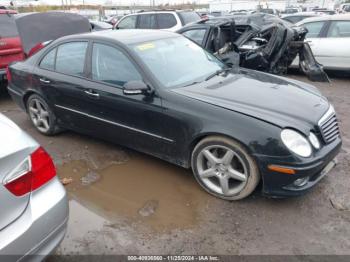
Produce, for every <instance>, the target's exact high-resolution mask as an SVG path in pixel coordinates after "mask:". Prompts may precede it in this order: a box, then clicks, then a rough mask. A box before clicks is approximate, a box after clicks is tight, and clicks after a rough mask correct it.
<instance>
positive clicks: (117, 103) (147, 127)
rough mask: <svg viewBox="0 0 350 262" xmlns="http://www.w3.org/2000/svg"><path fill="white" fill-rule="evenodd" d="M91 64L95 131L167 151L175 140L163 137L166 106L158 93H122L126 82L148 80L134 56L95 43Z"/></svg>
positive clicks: (133, 145) (129, 143)
mask: <svg viewBox="0 0 350 262" xmlns="http://www.w3.org/2000/svg"><path fill="white" fill-rule="evenodd" d="M89 67H90V68H89V71H90V73H89V75H90V79H91V80H90V82H89V84H88V85H87V86H86V89H87V91H88V92H90V93H93V94H94V96H91V103H93V104H94V108H96V106H97V107H98V110H96V111H95V112H91V117H93V118H94V119H95V120H96V121H95V122H96V123H95V125H94V129H95V132H96V133H97V134H99V136H102V137H104V138H106V139H108V140H112V141H115V142H117V143H119V144H123V145H125V146H128V147H131V148H134V149H136V150H139V151H142V152H146V153H151V154H155V155H164V154H167V153H166V152H167V148H169V146H170V145H171V144H172V143H173V142H174V141H173V140H171V139H168V138H166V137H164V136H163V130H164V126H163V125H164V121H163V117H164V116H163V108H162V101H161V98H160V97H159V96H158V95H157V92H155V93H154V94H152V95H151V94H150V95H146V94H136V95H126V94H124V92H123V85H124V84H125V83H127V82H129V81H144V82H145V83H147V79H145V77H144V76H143V75H142V73H141V72H142V71H141V70H139V68H138V66H137V65H136V63H134V62H133V60H132V58H131V57H130V56H129V55H128V54H127V53H125V52H124V51H123V50H122V49H121V48H118V47H116V46H114V45H109V44H105V43H102V42H94V43H92V48H91V49H90V63H89ZM87 106H88V105H87Z"/></svg>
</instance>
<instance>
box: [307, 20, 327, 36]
mask: <svg viewBox="0 0 350 262" xmlns="http://www.w3.org/2000/svg"><path fill="white" fill-rule="evenodd" d="M324 23H325V22H324V21H319V22H311V23H306V24H303V26H304V27H306V29H307V30H308V31H309V32H308V33H307V35H306V37H308V38H317V37H319V34H320V33H321V30H322V27H323V25H324Z"/></svg>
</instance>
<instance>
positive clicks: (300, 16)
mask: <svg viewBox="0 0 350 262" xmlns="http://www.w3.org/2000/svg"><path fill="white" fill-rule="evenodd" d="M319 15H320V14H317V13H315V12H298V13H293V14H283V15H281V18H282V19H283V20H285V21H288V22H290V23H292V24H296V23H298V22H300V21H301V20H304V19H306V18H309V17H315V16H319Z"/></svg>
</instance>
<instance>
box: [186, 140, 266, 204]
mask: <svg viewBox="0 0 350 262" xmlns="http://www.w3.org/2000/svg"><path fill="white" fill-rule="evenodd" d="M230 159H231V160H230ZM191 166H192V170H193V174H194V176H195V178H196V180H197V182H198V183H199V184H200V185H201V186H202V187H203V188H204V190H206V191H207V192H208V193H209V194H212V195H214V196H216V197H218V198H221V199H225V200H240V199H243V198H245V197H247V196H249V195H250V194H251V193H252V192H253V191H254V190H255V188H256V187H257V185H258V184H259V181H260V174H259V169H258V167H257V165H256V163H255V161H254V159H253V158H252V157H251V156H250V155H249V154H248V152H247V150H246V149H245V148H244V147H243V146H242V145H241V144H240V143H237V142H236V141H234V140H232V139H230V138H226V137H223V136H210V137H207V138H204V139H203V140H201V141H200V142H199V143H198V144H197V145H196V147H195V148H194V150H193V152H192V157H191ZM226 181H227V182H226Z"/></svg>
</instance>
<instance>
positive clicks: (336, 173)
mask: <svg viewBox="0 0 350 262" xmlns="http://www.w3.org/2000/svg"><path fill="white" fill-rule="evenodd" d="M290 77H293V78H296V79H299V80H302V81H305V82H308V80H307V79H306V78H304V77H302V76H300V75H290ZM314 84H315V85H316V86H317V87H319V88H320V89H321V91H322V92H323V94H324V95H325V96H326V97H328V98H329V100H330V101H331V102H332V103H333V104H334V107H335V109H336V111H337V113H338V118H339V119H340V125H341V130H342V137H343V149H342V150H341V153H340V155H339V157H338V160H339V164H338V166H337V167H336V168H335V169H333V170H332V171H331V172H330V173H329V174H328V176H326V177H325V178H324V179H323V180H322V181H321V182H320V183H319V184H318V185H317V186H316V187H315V188H314V190H312V191H311V192H310V193H309V194H307V195H305V196H303V197H298V198H291V199H269V198H266V197H263V196H261V194H260V192H259V191H257V192H255V193H254V194H253V195H252V196H251V197H249V198H248V199H246V200H243V201H238V202H228V201H223V200H219V199H216V198H214V197H211V196H209V195H208V194H206V193H205V192H204V191H203V190H201V188H200V187H199V186H198V185H197V184H196V182H195V180H194V178H193V177H192V176H191V172H189V171H188V170H185V169H182V168H179V167H176V166H174V165H171V164H168V163H166V162H164V161H161V160H158V159H156V158H152V157H149V156H146V155H144V154H140V153H137V152H135V151H131V150H129V149H126V148H122V147H120V146H118V145H113V144H110V143H105V142H103V141H102V140H97V139H94V138H90V137H86V136H82V135H79V134H76V133H73V132H65V133H62V134H60V135H59V136H56V137H45V136H43V135H40V134H39V133H38V132H36V131H35V130H34V128H33V127H32V125H31V124H30V122H29V120H28V118H27V116H26V114H25V113H24V112H22V111H21V110H20V109H19V108H18V107H17V106H16V105H15V104H14V103H13V102H12V101H11V99H10V98H9V96H8V95H6V94H2V95H1V96H0V112H1V113H3V114H5V115H7V116H8V117H10V118H11V119H12V120H13V121H14V122H16V123H17V124H18V125H19V126H20V127H21V128H22V129H24V130H26V131H27V132H28V133H29V134H31V135H32V136H33V137H34V138H35V139H36V140H37V141H39V142H40V143H41V144H42V145H43V146H44V147H45V148H46V149H47V151H48V152H49V153H50V154H51V155H52V156H53V158H54V161H55V163H56V165H57V170H58V175H59V176H60V177H61V178H66V179H69V180H71V183H70V184H69V185H67V186H66V189H67V191H68V192H69V197H70V219H69V226H68V232H67V235H66V237H65V239H64V241H63V242H62V244H61V246H60V247H59V249H58V250H57V253H58V254H69V255H73V254H132V255H135V254H151V255H154V254H178V255H179V254H217V255H228V254H231V255H244V254H250V255H255V254H274V255H277V254H279V255H286V254H288V255H293V254H298V255H300V254H305V255H307V254H313V255H316V254H318V255H321V254H337V255H342V254H350V190H349V188H350V179H349V175H350V118H349V111H350V77H339V76H332V83H331V84H326V83H314Z"/></svg>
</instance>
